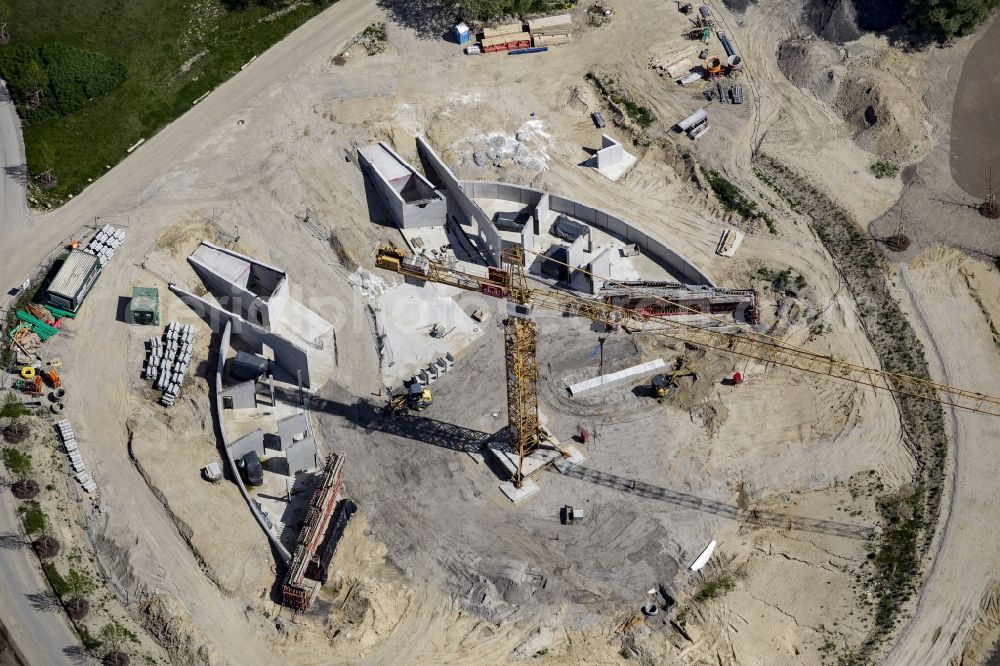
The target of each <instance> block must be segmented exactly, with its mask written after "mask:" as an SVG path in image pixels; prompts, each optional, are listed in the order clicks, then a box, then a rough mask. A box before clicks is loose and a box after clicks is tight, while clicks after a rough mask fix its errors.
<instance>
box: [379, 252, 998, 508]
mask: <svg viewBox="0 0 1000 666" xmlns="http://www.w3.org/2000/svg"><path fill="white" fill-rule="evenodd" d="M524 252H525V251H524V249H523V248H521V247H520V246H516V245H515V246H513V247H511V248H510V249H509V250H507V251H506V252H505V254H504V257H503V261H502V267H501V268H494V267H488V268H487V272H486V275H485V276H484V275H477V274H475V273H473V272H471V271H469V270H459V269H458V268H454V267H451V266H448V265H446V264H443V263H440V262H436V261H431V260H430V259H428V258H427V257H424V256H422V255H413V254H408V253H406V252H405V251H403V250H401V249H399V248H397V247H395V246H392V245H381V246H379V247H378V248H376V250H375V265H376V266H378V267H379V268H383V269H386V270H389V271H393V272H395V273H399V274H400V275H403V276H404V277H408V278H411V279H414V280H418V281H426V282H434V283H437V284H443V285H448V286H452V287H457V288H459V289H464V290H467V291H478V292H480V293H482V294H483V295H485V296H491V297H494V298H498V299H507V314H508V316H507V318H506V319H505V320H504V322H503V326H504V358H505V362H506V369H507V414H508V421H507V427H506V433H505V434H506V436H507V438H508V442H509V444H510V446H511V448H512V449H513V450H514V451H516V453H517V456H518V465H517V472H516V473H515V475H514V479H513V481H514V485H515V486H516V487H517V488H520V487H521V486H522V484H523V483H524V478H525V475H524V474H523V471H522V470H523V467H524V459H525V458H526V457H527V456H529V455H530V454H531V453H532V452H534V451H536V450H537V449H538V448H539V447H540V446H541V438H540V435H539V421H538V364H537V360H536V335H537V329H536V327H535V324H534V323H533V322H532V319H531V317H532V311H533V309H534V308H535V307H540V308H544V309H547V310H553V311H556V312H561V313H564V314H572V315H577V316H580V317H584V318H586V319H590V320H591V321H594V322H599V323H603V324H605V325H606V326H609V327H611V328H616V327H621V328H623V329H624V330H626V331H630V332H633V331H643V330H646V331H650V330H655V332H656V333H658V334H661V335H665V336H667V337H672V338H674V339H677V340H680V341H682V342H686V343H689V344H692V345H697V346H700V347H705V348H709V349H714V350H716V351H719V352H722V353H725V354H731V355H736V356H743V357H745V358H751V359H755V360H757V361H762V362H764V363H774V364H776V365H782V366H785V367H788V368H791V369H793V370H798V371H800V372H809V373H813V374H816V375H820V376H824V377H832V378H834V379H839V380H843V381H847V382H852V383H854V384H859V385H861V386H868V387H871V388H873V389H876V390H882V391H890V392H892V393H895V394H899V395H907V396H913V397H916V398H922V399H925V400H933V401H935V402H939V403H942V404H945V405H949V406H951V407H955V408H958V409H964V410H968V411H972V412H977V413H980V414H988V415H991V416H1000V398H998V397H995V396H989V395H985V394H983V393H978V392H976V391H970V390H967V389H962V388H956V387H954V386H948V385H946V384H938V383H935V382H932V381H929V380H926V379H920V378H918V377H911V376H909V375H904V374H899V373H893V372H886V371H884V370H876V369H873V368H867V367H865V366H861V365H855V364H853V363H848V362H847V361H843V360H840V359H837V358H834V357H832V356H825V355H823V354H820V353H817V352H812V351H809V350H806V349H802V348H800V347H795V346H793V345H789V344H786V343H784V342H783V341H781V340H779V339H777V338H773V337H771V336H768V335H766V334H763V333H758V332H756V331H752V330H739V331H737V332H735V333H730V332H722V331H718V330H713V329H710V328H704V327H701V326H697V325H695V324H691V323H685V322H677V321H669V322H664V320H663V318H662V317H657V316H655V315H649V314H643V313H641V312H637V311H635V310H630V309H628V308H623V307H620V306H617V305H612V304H610V303H605V302H603V301H598V300H595V299H590V298H584V297H581V296H577V295H575V294H571V293H569V292H564V291H556V290H552V289H533V288H531V287H529V285H528V278H527V275H526V273H525V269H524V256H525V255H524ZM668 303H669V301H668ZM681 307H683V306H681Z"/></svg>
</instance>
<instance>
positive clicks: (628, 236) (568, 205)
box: [461, 180, 715, 287]
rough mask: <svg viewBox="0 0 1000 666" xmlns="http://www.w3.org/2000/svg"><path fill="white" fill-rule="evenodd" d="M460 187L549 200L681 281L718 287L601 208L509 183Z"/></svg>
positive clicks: (475, 193) (471, 192) (476, 193)
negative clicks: (631, 246)
mask: <svg viewBox="0 0 1000 666" xmlns="http://www.w3.org/2000/svg"><path fill="white" fill-rule="evenodd" d="M461 187H462V188H464V190H463V191H464V192H466V193H467V194H468V196H470V197H475V198H482V199H502V200H504V201H515V202H518V203H522V204H526V205H537V204H543V205H544V204H545V203H546V201H547V204H548V210H551V211H554V212H556V213H565V214H567V215H570V216H572V217H575V218H577V219H579V220H582V221H584V222H586V223H587V224H591V225H593V226H595V227H597V228H598V229H601V230H602V231H604V232H606V233H608V234H610V235H612V236H615V237H617V238H618V239H619V240H622V241H624V242H626V243H635V244H636V245H638V246H639V249H640V250H641V251H642V252H643V254H645V255H646V256H648V257H650V258H651V259H653V260H654V261H656V262H657V263H658V264H660V266H662V267H663V268H664V269H665V270H666V271H668V272H669V273H671V274H672V275H673V276H674V277H676V278H678V279H679V280H680V281H682V282H684V283H686V284H704V285H708V286H712V287H714V286H715V283H713V282H712V280H711V279H710V278H709V277H708V276H707V275H706V274H705V273H703V272H701V270H699V269H698V267H697V266H695V265H694V264H692V263H691V262H690V261H688V260H687V258H686V257H684V255H682V254H680V253H679V252H677V251H676V250H673V249H672V248H670V247H667V246H666V245H665V244H664V243H661V242H660V241H658V240H657V239H655V238H653V237H652V236H649V235H648V234H646V233H645V232H643V231H641V230H639V229H637V228H635V227H633V226H632V225H631V224H629V223H628V222H626V221H625V220H623V219H621V218H619V217H615V216H614V215H611V214H610V213H608V212H606V211H603V210H601V209H599V208H594V207H592V206H587V205H585V204H582V203H579V202H576V201H573V200H572V199H567V198H566V197H561V196H558V195H555V194H551V193H546V192H540V191H538V190H533V189H531V188H527V187H521V186H519V185H511V184H509V183H496V182H490V181H473V180H466V181H462V183H461ZM543 197H544V199H543ZM477 208H478V206H477ZM539 217H540V216H539Z"/></svg>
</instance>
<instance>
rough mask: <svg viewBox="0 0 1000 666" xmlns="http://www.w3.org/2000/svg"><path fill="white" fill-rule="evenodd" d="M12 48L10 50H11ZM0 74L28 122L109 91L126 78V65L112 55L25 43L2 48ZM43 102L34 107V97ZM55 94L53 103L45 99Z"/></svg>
mask: <svg viewBox="0 0 1000 666" xmlns="http://www.w3.org/2000/svg"><path fill="white" fill-rule="evenodd" d="M8 51H9V52H8ZM0 76H3V77H4V78H5V79H6V80H7V81H8V83H9V85H10V89H11V94H12V95H13V97H14V99H15V101H17V102H18V103H20V104H21V105H22V108H21V109H20V115H21V117H22V119H23V120H24V122H25V123H26V124H27V123H34V122H41V121H43V120H49V119H52V118H56V117H58V116H64V115H67V114H69V113H72V112H73V111H76V110H77V109H80V108H82V107H83V106H84V105H86V104H87V102H89V101H90V100H92V99H95V98H97V97H101V96H102V95H107V94H108V93H109V92H111V91H112V90H114V89H115V88H117V87H118V86H119V85H121V83H122V81H124V80H125V67H124V66H123V65H122V64H121V63H120V62H118V61H117V60H115V59H114V58H111V57H109V56H106V55H104V54H101V53H91V52H90V51H84V50H82V49H78V48H75V47H72V46H64V45H61V44H53V45H51V46H44V47H42V48H41V49H39V50H37V51H34V50H32V49H29V48H27V47H24V46H18V47H14V48H13V49H3V50H0ZM36 96H37V97H38V99H39V100H40V101H41V105H40V106H38V108H33V105H31V104H30V102H31V100H32V98H35V97H36ZM49 97H51V99H52V103H46V102H45V101H44V100H46V98H49Z"/></svg>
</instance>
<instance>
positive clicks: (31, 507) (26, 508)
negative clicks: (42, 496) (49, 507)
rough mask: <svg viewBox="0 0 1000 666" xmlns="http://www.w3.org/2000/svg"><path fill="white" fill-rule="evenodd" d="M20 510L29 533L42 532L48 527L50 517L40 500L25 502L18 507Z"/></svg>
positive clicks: (25, 528)
mask: <svg viewBox="0 0 1000 666" xmlns="http://www.w3.org/2000/svg"><path fill="white" fill-rule="evenodd" d="M18 511H19V512H20V513H21V520H22V521H24V531H25V532H27V533H28V534H40V533H42V532H44V531H45V528H46V527H48V524H49V519H48V517H47V516H46V515H45V512H44V511H42V507H40V506H39V505H38V502H35V501H30V502H25V503H24V504H22V505H21V506H20V507H18Z"/></svg>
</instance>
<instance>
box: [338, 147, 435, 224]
mask: <svg viewBox="0 0 1000 666" xmlns="http://www.w3.org/2000/svg"><path fill="white" fill-rule="evenodd" d="M358 162H359V163H360V164H361V168H362V170H363V171H364V172H365V174H366V175H367V176H368V177H369V178H370V179H371V183H372V186H373V187H374V188H375V190H376V192H378V195H379V198H380V199H381V201H382V203H383V204H385V207H386V208H387V209H388V210H389V214H390V215H392V219H393V221H394V222H395V223H396V226H398V227H399V228H401V229H418V228H420V227H432V226H438V225H442V224H444V223H445V221H446V219H447V215H448V203H447V202H446V201H445V198H444V197H443V196H442V195H441V194H440V193H439V192H437V191H435V189H434V186H433V185H431V183H430V181H428V180H427V179H426V178H424V176H423V175H422V174H420V173H419V172H418V171H417V170H416V169H414V168H413V167H411V166H410V165H409V164H407V163H406V161H405V160H404V159H403V158H402V157H400V156H399V155H397V154H396V152H395V151H394V150H393V149H392V148H390V147H389V146H387V145H386V144H385V143H383V142H380V143H378V144H377V145H373V146H366V147H365V148H361V149H360V150H358Z"/></svg>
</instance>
